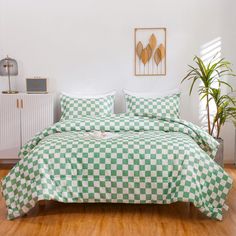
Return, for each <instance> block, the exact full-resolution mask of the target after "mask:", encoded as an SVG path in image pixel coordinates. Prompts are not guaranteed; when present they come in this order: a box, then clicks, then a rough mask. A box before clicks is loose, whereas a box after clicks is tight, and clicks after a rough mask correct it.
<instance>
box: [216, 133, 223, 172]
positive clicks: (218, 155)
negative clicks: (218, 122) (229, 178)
mask: <svg viewBox="0 0 236 236" xmlns="http://www.w3.org/2000/svg"><path fill="white" fill-rule="evenodd" d="M215 140H216V141H217V142H218V143H219V144H220V145H219V148H218V151H217V153H216V156H215V162H216V163H217V164H219V165H220V166H221V167H222V168H223V167H224V140H223V139H222V138H215Z"/></svg>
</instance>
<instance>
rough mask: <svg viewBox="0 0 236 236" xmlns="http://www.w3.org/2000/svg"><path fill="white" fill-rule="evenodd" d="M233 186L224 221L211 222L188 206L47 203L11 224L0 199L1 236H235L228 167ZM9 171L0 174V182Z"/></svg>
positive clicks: (235, 172) (235, 203)
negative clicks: (231, 186) (231, 185)
mask: <svg viewBox="0 0 236 236" xmlns="http://www.w3.org/2000/svg"><path fill="white" fill-rule="evenodd" d="M225 169H226V171H227V172H228V173H229V174H230V175H231V176H232V177H233V178H234V186H233V188H232V190H231V192H230V194H229V198H228V200H227V204H228V205H229V211H228V212H225V213H224V220H223V221H221V222H220V221H216V220H211V219H209V218H207V217H205V216H204V215H203V214H201V213H200V212H199V211H198V210H197V209H195V208H194V207H193V206H189V204H187V203H175V204H170V205H122V204H62V203H57V202H48V203H47V204H46V205H45V207H42V206H36V207H35V208H34V209H32V210H31V211H30V213H29V214H28V215H27V216H25V217H22V218H18V219H15V220H13V221H8V220H6V207H5V203H4V200H3V198H2V197H1V196H0V235H1V236H2V235H3V236H7V235H14V236H17V235H20V236H28V235H29V236H33V235H43V236H54V235H56V236H58V235H66V236H70V235H82V236H87V235H89V236H90V235H91V236H93V235H102V236H103V235H108V236H116V235H118V236H122V235H129V236H133V235H134V236H139V235H144V236H149V235H155V236H160V235H171V236H175V235H176V236H177V235H181V236H182V235H191V236H194V235H196V236H199V235H200V236H205V235H213V236H221V235H222V236H231V235H232V236H235V235H236V169H235V168H234V167H233V166H227V167H226V168H225ZM8 171H9V169H7V168H5V169H1V170H0V178H2V177H3V176H4V175H6V174H7V173H8Z"/></svg>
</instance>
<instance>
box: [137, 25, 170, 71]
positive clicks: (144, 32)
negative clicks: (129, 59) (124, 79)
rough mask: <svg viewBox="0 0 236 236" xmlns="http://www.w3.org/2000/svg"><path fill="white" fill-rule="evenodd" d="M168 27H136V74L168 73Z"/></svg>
mask: <svg viewBox="0 0 236 236" xmlns="http://www.w3.org/2000/svg"><path fill="white" fill-rule="evenodd" d="M166 31H167V30H166V28H164V27H162V28H135V29H134V74H135V76H165V75H166Z"/></svg>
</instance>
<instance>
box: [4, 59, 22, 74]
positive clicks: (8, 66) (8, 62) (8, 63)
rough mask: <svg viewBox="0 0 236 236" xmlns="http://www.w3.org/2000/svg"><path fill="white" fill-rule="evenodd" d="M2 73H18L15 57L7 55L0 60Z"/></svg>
mask: <svg viewBox="0 0 236 236" xmlns="http://www.w3.org/2000/svg"><path fill="white" fill-rule="evenodd" d="M0 75H1V76H8V75H18V65H17V62H16V60H15V59H13V58H10V57H6V58H4V59H2V60H1V61H0Z"/></svg>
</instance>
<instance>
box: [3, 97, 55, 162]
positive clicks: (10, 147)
mask: <svg viewBox="0 0 236 236" xmlns="http://www.w3.org/2000/svg"><path fill="white" fill-rule="evenodd" d="M53 103H54V95H53V94H50V93H49V94H25V93H19V94H15V95H12V96H5V95H1V94H0V110H1V112H0V160H1V159H2V160H3V159H18V156H17V155H18V152H19V150H20V148H21V147H22V145H24V144H25V143H26V142H27V141H28V140H29V139H31V138H32V137H33V136H34V135H35V134H36V133H38V132H40V131H42V130H43V129H45V128H47V127H48V126H50V125H52V124H53V123H54V105H53Z"/></svg>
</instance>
